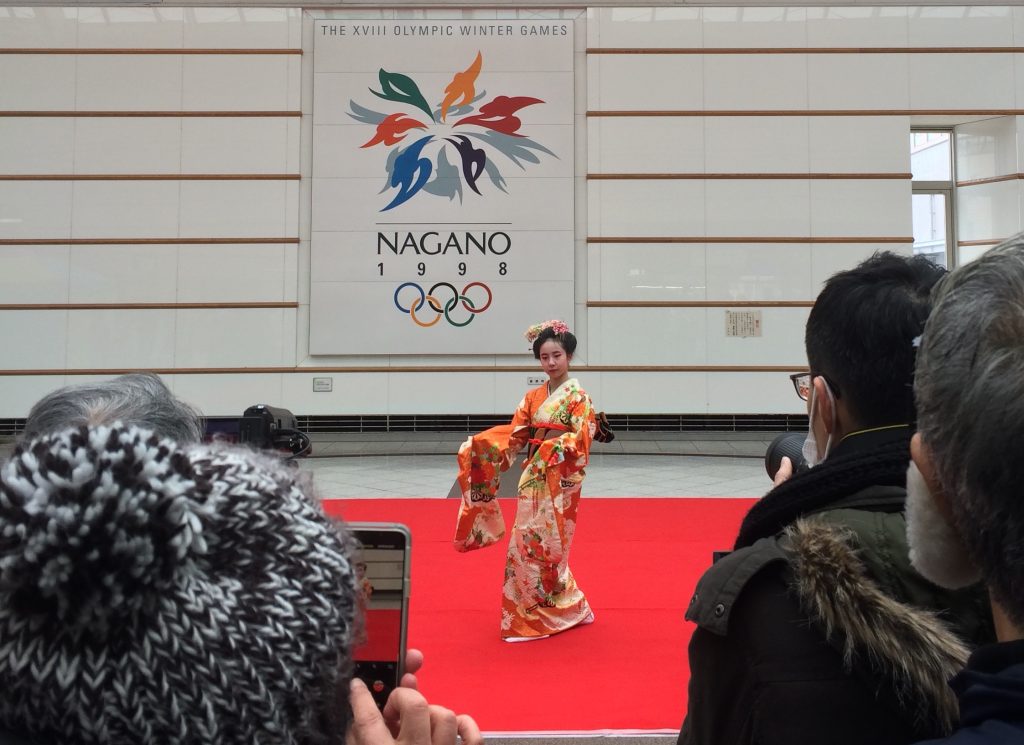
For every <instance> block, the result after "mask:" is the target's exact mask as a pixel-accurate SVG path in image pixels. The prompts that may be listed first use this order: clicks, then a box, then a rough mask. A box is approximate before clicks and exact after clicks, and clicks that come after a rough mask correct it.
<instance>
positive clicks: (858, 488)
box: [679, 429, 992, 745]
mask: <svg viewBox="0 0 1024 745" xmlns="http://www.w3.org/2000/svg"><path fill="white" fill-rule="evenodd" d="M908 460H909V430H907V429H902V430H889V431H886V432H879V433H870V434H863V435H855V436H851V437H849V438H847V439H846V440H844V441H843V443H841V445H840V446H838V447H837V448H836V449H835V451H834V452H833V454H832V455H830V457H829V458H828V459H827V460H826V461H825V462H824V463H822V464H821V465H819V466H817V467H816V468H814V469H812V470H811V471H809V472H806V473H802V474H798V475H796V476H794V477H793V478H792V479H790V480H789V481H788V482H786V483H785V484H783V485H782V486H781V487H779V488H777V489H775V490H773V491H772V492H770V493H769V494H768V495H766V496H765V497H764V498H763V499H762V500H761V501H760V502H758V503H757V504H756V505H755V506H754V508H752V509H751V511H750V513H749V514H748V516H747V518H746V519H745V520H744V523H743V526H742V527H741V529H740V534H739V538H738V540H737V550H735V551H733V552H732V553H731V554H729V555H728V556H727V557H725V558H724V559H722V560H721V561H719V562H718V563H716V564H715V565H714V566H713V567H712V568H711V569H709V570H708V571H707V572H706V573H705V574H704V576H703V577H702V578H701V580H700V582H699V583H698V585H697V591H696V592H695V593H694V597H693V598H692V600H691V603H690V607H689V609H688V611H687V619H689V620H691V621H693V622H694V623H696V624H697V629H696V630H695V631H694V634H693V637H692V639H691V641H690V647H689V662H690V676H691V677H690V684H689V710H688V713H687V717H686V721H685V722H684V724H683V729H682V732H681V733H680V736H679V745H741V744H743V745H745V744H746V743H751V744H753V743H757V745H801V743H807V745H823V744H825V743H827V744H828V745H868V744H869V743H870V745H896V744H897V743H898V744H904V743H911V742H915V741H916V740H920V739H923V738H925V737H934V736H936V735H939V734H942V733H944V732H948V731H949V729H950V728H951V726H952V724H953V722H954V721H955V718H956V702H955V700H954V699H953V697H952V695H951V694H950V693H949V691H948V688H947V686H946V681H947V680H948V678H949V677H950V676H951V675H952V674H954V673H955V672H956V671H957V670H959V669H960V667H961V666H962V665H963V663H964V661H965V660H966V658H967V647H966V646H965V645H964V644H963V643H961V642H960V640H959V638H958V634H954V633H952V632H951V630H950V628H949V627H947V625H946V624H945V623H944V622H943V620H940V618H939V617H938V615H936V614H939V613H941V614H943V617H944V619H945V620H947V621H955V622H956V626H957V629H956V630H957V631H958V632H959V636H963V637H965V638H970V639H972V640H974V639H986V640H987V639H990V638H991V636H992V630H991V623H990V619H988V617H987V616H988V614H987V611H986V608H987V604H986V602H985V599H984V596H983V594H982V593H980V592H979V591H977V590H974V591H970V592H966V593H948V592H946V591H944V590H940V589H939V588H937V587H935V586H934V585H931V584H930V583H928V582H927V581H926V580H924V579H923V578H922V577H920V575H918V574H917V573H916V572H914V571H913V569H912V568H911V567H910V566H909V560H908V558H907V546H906V536H905V521H904V518H903V503H904V499H905V496H906V491H905V474H906V467H907V463H908ZM924 608H927V609H931V611H933V613H930V612H929V611H927V610H923V609H924Z"/></svg>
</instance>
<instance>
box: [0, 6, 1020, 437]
mask: <svg viewBox="0 0 1024 745" xmlns="http://www.w3.org/2000/svg"><path fill="white" fill-rule="evenodd" d="M395 12H396V11H392V10H387V9H370V10H365V11H331V12H330V13H332V14H333V15H336V16H338V17H340V16H342V15H345V14H346V13H347V14H348V15H350V16H351V15H358V14H362V15H364V16H367V17H375V18H391V17H395ZM403 12H405V11H403ZM452 12H458V13H459V14H460V15H466V16H468V17H493V16H496V15H498V14H502V16H503V17H515V16H516V14H518V13H519V12H520V11H516V10H507V9H504V10H500V11H499V10H494V9H493V8H491V9H488V8H479V9H472V10H469V9H467V10H465V11H448V10H438V11H408V12H405V13H406V15H408V13H414V14H415V13H419V14H432V16H433V17H443V16H445V15H446V14H451V13H452ZM552 12H553V13H559V11H552ZM319 13H320V14H321V15H323V14H324V13H328V12H326V11H324V12H319ZM565 13H566V15H565V16H564V17H567V18H576V17H578V20H576V21H574V23H575V24H576V33H577V48H576V57H575V65H576V68H577V77H576V80H577V88H578V91H577V100H576V113H577V116H578V121H579V127H578V129H577V132H576V136H577V146H578V152H579V157H578V159H577V174H576V176H577V179H576V189H577V191H576V194H575V210H576V215H577V235H576V238H577V241H576V257H575V261H576V268H577V287H576V299H577V317H576V319H575V322H576V325H577V328H579V329H581V330H582V331H581V339H580V351H579V353H578V358H579V359H578V361H579V362H583V363H586V364H591V365H613V366H614V365H622V366H629V367H642V366H657V365H668V366H696V367H701V366H740V367H748V368H757V367H759V366H783V367H792V368H794V369H797V368H799V367H801V366H803V365H804V364H805V360H804V355H803V349H802V338H803V325H804V321H805V319H806V315H807V310H808V309H807V307H800V306H798V307H773V306H771V305H770V304H771V303H774V302H779V301H781V302H798V303H806V302H808V301H811V300H812V299H813V298H814V297H815V295H816V294H817V292H818V291H819V289H820V287H821V285H822V283H823V282H824V281H825V280H826V279H827V278H828V277H829V276H830V275H831V274H832V273H834V272H836V271H839V270H841V269H845V268H848V267H851V266H853V265H855V264H856V263H857V262H859V261H860V260H862V259H863V258H866V257H867V256H869V255H870V254H871V253H873V252H874V251H876V250H880V249H884V250H897V251H903V252H908V251H909V246H908V245H906V244H899V243H870V242H867V241H868V240H869V239H870V238H872V237H876V236H877V237H890V238H892V237H901V236H909V235H910V233H911V226H910V204H909V196H910V189H911V184H910V182H909V181H908V180H903V179H843V178H835V177H834V176H836V175H842V174H872V173H874V174H880V173H881V174H889V173H892V174H905V173H908V172H909V170H910V162H909V152H908V142H907V140H908V138H907V133H908V132H909V130H910V126H911V123H912V122H913V124H914V125H915V126H917V125H920V124H928V123H929V121H928V119H927V117H921V116H917V117H913V118H911V116H910V115H908V114H907V113H904V112H902V111H901V113H885V111H886V110H894V111H895V110H906V109H935V110H945V109H957V110H962V109H971V108H979V109H980V108H984V109H1013V108H1020V107H1024V55H1018V54H1006V53H998V54H980V53H972V54H934V53H929V54H901V53H899V52H886V53H884V54H855V53H850V54H811V53H807V52H806V51H804V50H806V49H807V48H808V47H849V48H866V47H895V48H899V47H908V46H911V47H956V46H960V47H966V46H972V47H978V46H980V47H985V46H1005V47H1009V46H1014V45H1016V46H1024V8H1021V7H1019V6H1017V7H1014V6H990V7H982V6H971V7H966V8H965V7H952V6H941V7H938V6H937V7H912V8H902V7H891V6H885V7H867V6H858V7H829V8H786V7H770V8H760V7H747V8H730V7H705V8H697V7H685V8H682V7H663V8H602V9H593V10H590V11H588V12H586V13H584V14H582V16H581V15H580V13H579V12H577V11H565ZM311 18H312V16H311V15H309V14H307V16H306V18H305V20H304V18H303V15H302V13H301V12H300V11H298V10H294V9H291V10H288V9H277V8H239V7H218V8H213V7H203V8H173V7H166V8H165V7H138V8H98V7H69V8H56V7H47V8H44V7H29V8H0V47H63V48H68V49H74V48H76V47H82V48H85V47H89V48H94V49H95V48H104V49H116V48H142V47H150V48H158V49H164V50H175V49H194V48H217V49H261V48H268V49H298V48H300V47H302V46H303V45H304V38H303V28H304V23H305V24H306V28H309V27H310V24H311V22H312V20H311ZM305 45H306V47H307V48H306V49H305V52H306V55H305V56H299V55H295V54H283V55H262V56H260V55H241V54H228V55H212V54H210V55H182V54H156V55H113V54H98V55H75V54H62V55H31V56H29V55H0V80H2V81H3V84H2V85H0V110H47V109H49V110H62V111H74V110H75V109H78V110H125V111H130V110H149V111H176V110H211V111H213V110H215V111H231V110H237V111H243V110H264V111H300V110H301V111H302V112H303V114H304V117H303V118H302V119H300V118H298V117H284V116H275V117H228V118H204V117H164V116H161V117H138V118H136V117H113V118H110V117H105V118H89V117H77V118H75V117H55V118H49V117H43V118H27V117H26V118H18V117H0V175H3V174H77V175H79V176H81V175H90V174H97V175H99V174H138V175H154V174H167V175H178V174H298V173H301V174H302V176H303V177H304V178H307V179H308V177H309V176H310V175H311V173H312V170H313V162H312V155H311V153H312V134H313V127H312V117H311V112H312V109H313V107H312V95H313V91H312V84H311V76H309V75H308V73H309V68H308V65H309V63H310V61H311V56H310V55H309V52H310V51H311V48H309V37H306V40H305ZM586 47H591V48H603V49H609V48H617V47H626V48H629V47H637V48H661V49H687V50H700V49H701V48H730V49H736V50H750V52H742V51H738V52H736V53H731V54H708V55H704V54H700V53H689V54H636V55H630V54H590V55H587V54H586V53H585V48H586ZM777 47H789V48H794V49H797V50H799V51H798V53H795V54H762V53H758V52H757V51H756V50H759V49H765V48H777ZM304 66H305V68H306V69H305V70H304V69H303V68H304ZM565 103H566V105H568V104H569V102H565ZM636 109H642V110H674V111H682V112H685V113H687V114H688V115H687V116H677V117H636V116H633V117H615V118H611V117H607V118H606V117H599V116H594V117H585V116H584V113H585V112H586V111H588V110H590V111H598V112H600V111H607V110H636ZM821 109H826V110H828V109H834V110H840V111H843V112H847V113H845V114H844V115H829V116H820V115H816V114H815V112H816V111H817V110H821ZM321 110H322V107H321ZM859 110H867V111H872V112H875V113H874V115H871V116H861V115H858V114H857V112H858V111H859ZM723 111H725V112H729V111H732V112H736V113H738V114H742V113H743V112H755V113H756V114H757V115H752V116H746V115H733V116H727V115H720V114H721V112H723ZM780 111H782V112H784V113H785V114H786V115H784V116H776V115H767V114H765V113H763V112H780ZM704 112H713V115H704ZM947 121H948V120H942V122H939V120H936V122H937V123H945V122H947ZM1020 128H1021V125H1020V122H1019V121H1018V119H1017V118H1016V117H1012V116H1007V117H1002V118H997V119H984V120H979V121H976V122H972V123H969V124H962V125H961V126H959V127H958V129H957V144H958V152H959V157H958V163H957V166H958V178H959V179H961V180H965V179H984V178H990V177H993V176H1001V175H1012V174H1016V173H1018V172H1020V171H1022V170H1024V168H1022V167H1021V166H1020V163H1021V161H1022V157H1021V153H1020V150H1019V147H1018V145H1017V142H1018V141H1021V142H1024V138H1021V137H1019V136H1018V135H1019V134H1020V132H1019V130H1020ZM588 172H589V173H592V174H633V173H639V174H644V173H649V174H653V173H662V174H665V173H668V174H673V173H675V174H684V175H687V176H688V178H685V179H672V180H665V179H662V180H596V179H592V180H589V181H588V180H585V178H584V177H585V176H586V174H587V173H588ZM809 173H814V174H829V175H831V176H833V177H832V178H827V179H822V178H816V179H811V178H796V179H777V178H776V179H764V178H758V177H757V176H758V175H759V174H809ZM703 174H715V175H716V176H715V177H714V178H707V179H705V178H703V177H702V175H703ZM722 174H726V175H728V174H744V177H743V178H727V179H723V178H720V176H721V175H722ZM1021 184H1022V182H1021V181H1019V180H1017V179H1014V180H1009V181H1002V182H998V183H993V184H986V185H982V186H975V187H963V188H961V189H960V190H959V197H958V204H957V207H958V220H959V225H958V228H959V233H960V235H959V238H960V239H961V240H994V239H998V238H1002V237H1006V236H1007V235H1009V234H1011V233H1013V232H1016V231H1017V230H1019V229H1020V228H1021V226H1022V225H1024V221H1022V214H1021V213H1022V203H1024V190H1022V188H1021ZM309 203H310V193H309V191H308V184H307V183H306V182H305V181H303V182H299V181H286V180H270V181H242V180H227V181H225V180H219V181H197V180H176V179H175V180H165V181H153V180H148V181H123V180H121V181H118V180H114V181H82V180H76V181H3V180H0V239H8V240H9V239H37V240H38V239H45V240H48V241H62V240H69V239H98V240H103V239H105V238H106V239H138V238H155V239H158V240H161V241H169V242H168V243H164V244H157V245H145V244H141V245H140V244H135V245H112V244H101V245H67V244H61V243H56V244H55V245H39V246H36V245H33V246H26V245H6V246H0V304H15V303H29V304H33V303H35V304H57V305H60V304H67V303H94V304H100V303H217V302H224V303H247V302H249V303H260V302H297V303H300V305H299V307H298V308H270V309H267V308H263V309H260V308H251V309H235V308H226V309H166V310H163V309H161V310H141V309H137V310H131V309H122V310H102V311H100V310H68V309H55V310H17V311H13V310H12V311H0V338H3V339H4V344H3V345H0V357H2V359H0V369H7V370H11V369H24V370H58V371H61V374H54V375H39V376H30V375H26V376H8V377H4V378H2V379H0V380H2V381H3V382H2V384H0V417H5V416H24V414H25V413H26V412H27V410H28V407H29V406H30V405H31V403H32V401H34V400H35V399H37V398H38V397H39V396H40V395H41V394H42V393H43V392H45V391H46V390H49V389H50V388H52V387H55V386H57V385H59V384H62V383H64V382H65V381H79V382H80V381H81V380H83V378H81V377H80V376H67V377H65V375H64V374H63V371H64V370H65V369H71V370H74V369H89V370H92V369H101V368H112V367H124V368H159V369H166V370H169V371H173V370H175V369H181V368H213V367H227V368H235V367H275V368H284V369H285V370H287V369H288V368H291V367H293V366H295V365H300V366H301V365H337V366H343V367H344V366H383V367H387V366H394V365H399V364H401V365H470V364H472V365H481V364H482V365H490V364H496V365H509V364H516V365H520V364H522V365H529V364H532V360H531V358H529V357H525V356H524V357H523V358H518V357H517V358H496V357H484V358H480V357H472V356H470V357H466V358H442V359H437V358H431V357H421V358H413V359H409V358H403V357H399V356H394V357H379V358H376V357H369V358H367V357H360V358H356V357H337V358H312V357H309V356H308V355H306V354H305V353H304V350H305V349H306V348H307V343H306V338H305V337H306V335H307V333H308V299H309V293H308V283H309V278H310V271H311V269H310V265H309V238H310V236H309V231H308V221H309V210H310V207H309ZM563 204H564V207H563V208H564V209H570V208H572V207H571V206H570V204H569V203H568V202H564V203H563ZM607 236H616V237H633V238H637V239H638V240H637V241H636V242H633V243H613V244H609V243H599V242H594V243H587V242H586V238H587V237H592V238H597V237H607ZM663 236H664V237H681V238H685V239H686V241H687V242H683V243H650V242H645V241H644V240H643V239H644V238H645V237H663ZM723 236H725V237H728V236H732V237H735V238H739V239H743V241H742V242H735V243H720V242H716V241H714V240H706V239H709V238H711V239H713V238H720V237H723ZM299 237H301V238H302V240H303V242H302V243H301V244H300V245H294V244H291V243H273V244H259V243H250V244H241V245H209V244H207V245H188V244H177V243H175V242H174V241H176V240H178V239H181V238H233V239H247V238H248V239H265V238H299ZM779 237H784V238H786V239H787V240H786V242H778V240H773V238H774V239H778V238H779ZM833 237H834V238H840V237H842V238H846V239H847V240H849V239H853V240H854V242H836V243H822V242H820V241H821V240H822V239H829V238H833ZM858 237H859V238H860V239H862V240H858ZM803 238H811V239H814V240H813V241H808V240H803ZM985 249H986V247H985V246H982V247H963V248H962V249H961V251H960V256H961V258H962V259H964V260H966V259H969V258H971V257H973V256H975V255H977V254H978V253H980V252H981V251H984V250H985ZM587 300H594V301H612V302H630V301H655V302H659V301H689V302H696V303H701V302H708V301H711V302H731V301H735V302H737V303H739V302H754V303H757V302H763V303H766V305H765V306H764V307H762V308H760V310H761V312H762V318H763V324H764V327H763V336H762V337H759V338H751V339H737V338H728V337H726V336H725V329H724V314H725V310H726V309H725V308H722V307H654V308H637V307H600V308H597V307H594V308H587V307H586V301H587ZM323 375H327V376H329V377H333V378H334V391H333V392H332V393H330V394H320V393H316V394H314V393H313V392H312V390H311V388H312V385H311V378H312V377H313V374H311V373H302V372H270V373H268V372H253V373H249V374H224V375H218V374H178V375H168V380H169V381H170V383H171V385H172V386H173V387H174V389H175V390H176V391H177V392H178V393H179V395H182V396H183V397H184V398H186V399H187V400H191V401H193V402H194V403H196V404H197V405H199V406H200V407H201V408H203V409H205V410H207V411H208V412H209V413H211V414H231V413H238V412H240V411H241V409H243V408H244V407H245V406H248V405H249V404H251V403H254V402H256V401H264V402H266V403H270V404H278V405H283V406H286V407H288V408H291V409H292V410H293V411H296V412H299V413H310V414H355V413H368V414H379V413H396V414H402V413H456V412H457V413H488V412H505V411H508V410H509V409H510V408H511V407H512V406H513V405H514V403H515V401H516V399H517V398H518V396H519V395H521V393H522V390H523V389H524V387H525V380H524V375H522V374H520V373H507V372H493V373H472V374H468V373H454V372H453V373H391V374H388V373H334V374H331V373H327V374H323ZM318 376H320V374H318ZM580 378H581V380H582V381H583V383H584V385H585V386H586V387H587V388H588V390H590V391H591V393H592V394H593V395H594V397H595V399H596V400H597V402H598V405H599V407H600V408H602V409H606V410H608V411H612V412H637V413H658V412H692V413H704V412H707V413H757V412H765V413H776V412H789V413H797V412H799V411H800V410H801V406H800V402H799V401H797V400H796V399H795V397H794V396H792V391H791V389H790V387H789V386H788V381H785V379H784V373H779V372H767V371H765V372H757V371H754V370H751V371H747V372H705V371H699V370H698V371H692V372H657V371H654V372H639V371H622V372H615V371H593V372H591V371H582V372H581V373H580Z"/></svg>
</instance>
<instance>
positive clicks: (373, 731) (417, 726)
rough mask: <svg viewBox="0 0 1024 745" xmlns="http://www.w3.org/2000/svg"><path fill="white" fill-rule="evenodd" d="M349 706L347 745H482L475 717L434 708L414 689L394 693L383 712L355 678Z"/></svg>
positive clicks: (363, 685)
mask: <svg viewBox="0 0 1024 745" xmlns="http://www.w3.org/2000/svg"><path fill="white" fill-rule="evenodd" d="M349 702H350V704H351V706H352V725H351V727H350V728H349V731H348V735H347V737H346V742H347V745H455V742H456V737H461V738H462V742H463V745H483V741H484V738H483V736H482V735H481V734H480V728H479V727H478V726H477V724H476V722H474V721H473V718H472V717H470V716H467V715H465V714H460V715H458V716H456V714H455V713H454V712H452V711H449V710H448V709H445V708H444V707H442V706H433V705H431V704H429V703H428V702H427V700H426V699H425V698H423V696H422V695H420V693H419V692H418V691H414V690H413V689H411V688H396V689H395V690H393V691H392V692H391V695H390V696H389V697H388V701H387V703H386V704H385V705H384V711H383V712H381V711H378V709H377V704H376V703H375V702H374V700H373V694H371V693H370V691H369V689H368V688H367V687H366V684H365V683H363V681H361V680H359V679H358V678H353V679H352V688H351V691H350V694H349Z"/></svg>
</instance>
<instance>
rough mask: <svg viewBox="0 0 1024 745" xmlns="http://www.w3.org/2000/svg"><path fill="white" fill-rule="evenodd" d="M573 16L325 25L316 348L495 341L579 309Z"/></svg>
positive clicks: (316, 121)
mask: <svg viewBox="0 0 1024 745" xmlns="http://www.w3.org/2000/svg"><path fill="white" fill-rule="evenodd" d="M572 32H573V28H572V23H571V22H570V21H565V20H551V21H463V20H437V19H431V20H429V21H323V20H322V21H317V22H316V26H315V41H314V49H313V68H314V95H313V205H312V227H313V235H312V245H311V253H312V288H311V298H310V352H311V353H312V354H459V355H465V354H502V353H521V352H524V351H526V350H527V348H528V346H527V344H526V341H525V340H524V339H523V336H522V334H523V332H524V331H525V330H526V328H527V327H528V326H530V325H531V324H533V323H537V322H539V321H543V320H546V319H549V318H561V319H565V320H567V321H568V322H569V323H570V325H571V323H572V313H573V271H574V269H573V267H574V262H573V250H574V237H575V236H574V233H573V225H574V219H575V218H574V195H573V177H574V166H573V154H574V144H573V139H574V138H573V118H574V114H575V111H574V97H573V42H572Z"/></svg>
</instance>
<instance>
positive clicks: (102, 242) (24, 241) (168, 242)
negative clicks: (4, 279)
mask: <svg viewBox="0 0 1024 745" xmlns="http://www.w3.org/2000/svg"><path fill="white" fill-rule="evenodd" d="M265 243H288V244H296V245H297V244H298V243H299V238H297V237H295V238H251V237H249V238H0V246H173V245H183V246H197V245H198V246H202V245H210V246H224V245H230V246H234V245H245V244H253V245H261V244H265Z"/></svg>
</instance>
